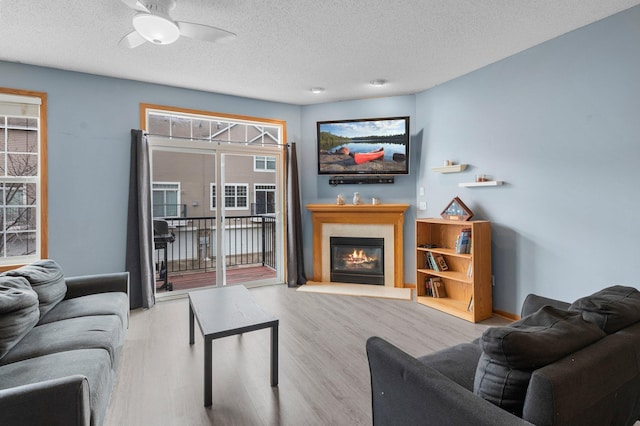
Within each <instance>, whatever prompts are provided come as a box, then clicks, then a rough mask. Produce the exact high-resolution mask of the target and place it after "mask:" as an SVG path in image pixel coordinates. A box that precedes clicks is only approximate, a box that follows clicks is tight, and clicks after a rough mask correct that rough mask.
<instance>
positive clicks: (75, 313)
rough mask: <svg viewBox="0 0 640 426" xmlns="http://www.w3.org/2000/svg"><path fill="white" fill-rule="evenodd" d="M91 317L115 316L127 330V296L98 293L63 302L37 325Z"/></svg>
mask: <svg viewBox="0 0 640 426" xmlns="http://www.w3.org/2000/svg"><path fill="white" fill-rule="evenodd" d="M92 315H117V316H118V318H120V321H121V322H122V326H123V328H128V320H129V317H128V315H129V298H128V297H127V294H126V293H122V292H110V293H98V294H90V295H87V296H80V297H74V298H73V299H66V300H63V301H62V302H60V303H58V304H57V305H56V306H55V307H54V308H53V309H51V310H50V311H49V313H47V314H46V315H44V316H43V317H41V318H40V321H39V322H38V325H42V324H48V323H51V322H54V321H61V320H65V319H69V318H78V317H87V316H92Z"/></svg>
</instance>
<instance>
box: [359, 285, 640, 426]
mask: <svg viewBox="0 0 640 426" xmlns="http://www.w3.org/2000/svg"><path fill="white" fill-rule="evenodd" d="M521 316H522V318H521V319H520V320H518V321H516V322H514V323H512V324H510V325H508V326H504V327H490V328H488V329H487V330H485V332H484V333H483V335H482V337H481V338H479V339H477V340H476V341H474V342H470V343H464V344H460V345H457V346H454V347H451V348H448V349H445V350H442V351H439V352H436V353H433V354H429V355H425V356H421V357H417V358H416V357H413V356H411V355H409V354H407V353H406V352H404V351H402V350H401V349H399V348H398V347H396V346H394V345H393V344H391V343H389V342H388V341H386V340H384V339H382V338H380V337H375V336H374V337H371V338H369V339H368V341H367V345H366V349H367V355H368V359H369V369H370V372H371V399H372V409H373V424H374V425H378V426H380V425H403V426H406V425H479V426H483V425H485V426H497V425H504V426H507V425H508V426H512V425H532V424H533V425H580V426H584V425H597V426H602V425H616V426H617V425H633V424H634V422H635V421H636V420H638V419H639V418H640V292H638V290H637V289H635V288H632V287H623V286H613V287H609V288H606V289H604V290H602V291H600V292H597V293H595V294H593V295H591V296H587V297H584V298H581V299H578V300H576V301H575V302H574V303H572V304H569V303H565V302H562V301H558V300H553V299H548V298H544V297H540V296H536V295H529V296H528V297H527V299H526V300H525V302H524V305H523V308H522V315H521Z"/></svg>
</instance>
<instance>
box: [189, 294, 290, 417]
mask: <svg viewBox="0 0 640 426" xmlns="http://www.w3.org/2000/svg"><path fill="white" fill-rule="evenodd" d="M194 317H195V318H196V319H197V320H198V325H199V326H200V331H201V332H202V337H203V338H204V405H205V407H208V406H210V405H211V404H212V402H211V399H212V396H211V387H212V381H213V368H212V361H213V357H212V346H213V340H215V339H219V338H221V337H226V336H232V335H234V334H242V333H246V332H249V331H254V330H260V329H263V328H271V386H278V323H279V320H278V318H276V317H274V316H273V315H271V314H270V313H268V312H266V311H265V310H264V309H262V308H261V307H260V306H258V304H257V303H256V302H255V300H253V297H252V296H251V294H250V293H249V290H247V288H246V287H244V286H241V285H236V286H232V287H218V288H212V289H207V290H198V291H192V292H189V344H191V345H193V343H194V321H193V320H194Z"/></svg>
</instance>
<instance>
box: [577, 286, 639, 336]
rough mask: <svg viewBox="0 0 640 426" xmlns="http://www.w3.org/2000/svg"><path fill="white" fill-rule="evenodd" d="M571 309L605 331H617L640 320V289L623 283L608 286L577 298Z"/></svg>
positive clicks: (609, 332)
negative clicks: (622, 284)
mask: <svg viewBox="0 0 640 426" xmlns="http://www.w3.org/2000/svg"><path fill="white" fill-rule="evenodd" d="M569 310H570V311H576V312H581V313H582V317H583V318H584V319H585V320H587V321H590V322H593V323H594V324H597V325H598V327H600V328H601V329H602V330H604V332H605V333H607V334H611V333H615V332H616V331H618V330H621V329H623V328H625V327H627V326H629V325H631V324H634V323H636V322H638V321H640V291H638V290H637V289H635V288H633V287H625V286H621V285H616V286H612V287H608V288H605V289H603V290H600V291H598V292H596V293H594V294H592V295H590V296H586V297H583V298H581V299H578V300H576V301H575V302H573V303H572V304H571V306H570V307H569Z"/></svg>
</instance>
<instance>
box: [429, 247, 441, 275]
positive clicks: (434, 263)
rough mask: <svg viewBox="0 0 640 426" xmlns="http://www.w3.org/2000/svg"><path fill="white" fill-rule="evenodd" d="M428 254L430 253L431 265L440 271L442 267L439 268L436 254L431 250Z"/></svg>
mask: <svg viewBox="0 0 640 426" xmlns="http://www.w3.org/2000/svg"><path fill="white" fill-rule="evenodd" d="M428 254H429V264H430V265H431V269H433V270H434V271H438V272H439V271H440V269H439V268H438V262H437V261H436V258H435V256H434V255H433V253H431V252H429V253H428Z"/></svg>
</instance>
